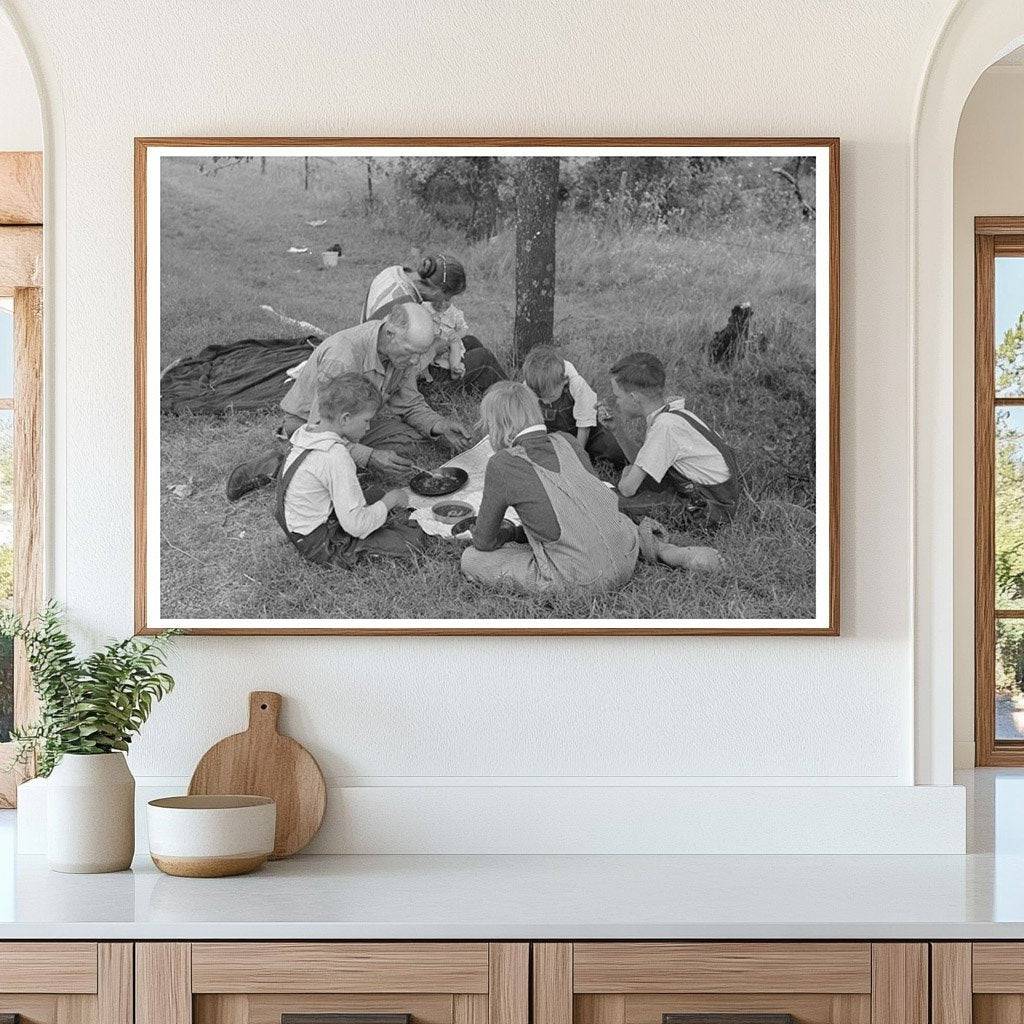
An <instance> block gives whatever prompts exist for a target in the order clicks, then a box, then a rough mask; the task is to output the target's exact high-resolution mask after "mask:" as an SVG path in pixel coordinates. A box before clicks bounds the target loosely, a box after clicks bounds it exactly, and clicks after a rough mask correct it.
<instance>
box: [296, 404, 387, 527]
mask: <svg viewBox="0 0 1024 1024" xmlns="http://www.w3.org/2000/svg"><path fill="white" fill-rule="evenodd" d="M305 450H308V451H309V455H307V456H306V457H305V459H303V461H302V465H301V466H299V468H298V469H297V470H296V471H295V475H294V476H293V477H292V479H291V483H290V484H289V485H288V491H287V493H286V494H285V499H284V519H285V522H286V523H287V524H288V529H289V530H291V532H292V533H299V534H302V535H303V536H306V535H307V534H309V533H312V532H313V530H315V529H316V528H317V527H318V526H320V525H321V524H322V523H325V522H327V517H328V516H329V515H330V514H331V509H332V508H333V509H334V514H335V515H336V516H337V517H338V522H339V523H340V524H341V528H342V529H343V530H344V531H345V532H346V533H347V534H350V535H351V536H353V537H358V538H360V539H362V538H363V537H368V536H369V535H370V534H371V533H373V531H374V530H377V529H380V527H382V526H383V525H384V521H385V520H386V519H387V517H388V509H387V506H386V505H385V504H384V502H382V501H376V502H374V503H373V504H372V505H367V504H366V498H365V496H364V495H363V489H362V488H361V487H360V486H359V480H358V478H357V477H356V464H355V462H354V461H353V459H352V455H351V454H350V452H349V450H348V445H347V444H346V442H345V441H344V440H342V438H341V437H339V436H338V435H337V434H335V433H334V432H333V431H331V430H314V429H313V428H311V427H310V426H309V424H306V425H305V426H302V427H299V429H298V430H296V431H295V433H294V434H292V450H291V451H290V452H289V453H288V456H287V458H286V459H285V460H284V465H283V466H282V467H281V472H282V474H283V473H286V472H287V471H288V467H289V466H291V464H292V463H293V462H294V461H295V460H296V459H297V458H298V457H299V453H300V452H302V451H305Z"/></svg>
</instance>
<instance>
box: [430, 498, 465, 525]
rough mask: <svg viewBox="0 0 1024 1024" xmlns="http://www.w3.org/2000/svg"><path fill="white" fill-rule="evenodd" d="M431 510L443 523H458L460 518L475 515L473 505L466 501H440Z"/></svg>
mask: <svg viewBox="0 0 1024 1024" xmlns="http://www.w3.org/2000/svg"><path fill="white" fill-rule="evenodd" d="M430 511H431V512H433V513H434V517H435V518H436V519H440V520H441V522H442V523H457V522H458V521H459V520H460V519H465V518H466V516H471V515H473V506H472V505H467V504H466V503H465V502H464V501H439V502H438V503H437V504H436V505H434V507H433V508H431V510H430Z"/></svg>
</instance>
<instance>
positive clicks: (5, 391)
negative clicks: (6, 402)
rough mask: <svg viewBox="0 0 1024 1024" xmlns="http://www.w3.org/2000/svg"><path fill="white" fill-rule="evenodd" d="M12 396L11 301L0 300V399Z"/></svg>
mask: <svg viewBox="0 0 1024 1024" xmlns="http://www.w3.org/2000/svg"><path fill="white" fill-rule="evenodd" d="M13 396H14V309H13V302H12V300H11V299H0V398H12V397H13Z"/></svg>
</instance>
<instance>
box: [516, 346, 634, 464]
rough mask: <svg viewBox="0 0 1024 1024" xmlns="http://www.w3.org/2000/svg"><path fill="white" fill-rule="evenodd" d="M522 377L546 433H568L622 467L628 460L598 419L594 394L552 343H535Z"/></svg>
mask: <svg viewBox="0 0 1024 1024" xmlns="http://www.w3.org/2000/svg"><path fill="white" fill-rule="evenodd" d="M523 380H524V382H525V383H526V386H527V387H528V388H529V389H530V390H531V391H532V392H533V393H534V394H535V395H536V396H537V399H538V401H539V402H540V409H541V412H542V413H543V414H544V426H545V427H546V428H547V431H548V433H549V434H553V433H555V432H556V431H559V432H561V433H563V434H571V435H572V436H573V437H575V438H576V439H577V440H578V441H579V442H580V444H581V445H582V446H583V449H584V451H586V453H587V454H588V455H589V456H590V457H591V458H592V459H604V460H606V461H607V462H610V463H611V464H612V465H613V466H617V467H622V466H624V465H625V464H626V462H627V461H628V460H627V459H626V456H625V453H624V452H623V451H622V447H621V446H620V445H619V442H618V441H617V440H616V439H615V435H614V434H612V432H611V431H610V430H607V429H606V428H605V427H604V426H602V425H601V424H600V423H598V421H597V395H596V393H595V392H594V389H593V388H592V387H591V386H590V385H589V384H588V383H587V382H586V381H585V380H584V379H583V376H582V374H581V373H580V372H579V371H578V370H577V369H576V367H575V366H573V365H572V363H570V362H569V360H568V359H563V358H562V357H561V356H560V355H559V354H558V352H557V351H556V350H555V349H554V348H553V347H552V346H551V345H534V346H533V348H531V349H530V351H529V352H528V353H527V355H526V359H525V360H524V361H523Z"/></svg>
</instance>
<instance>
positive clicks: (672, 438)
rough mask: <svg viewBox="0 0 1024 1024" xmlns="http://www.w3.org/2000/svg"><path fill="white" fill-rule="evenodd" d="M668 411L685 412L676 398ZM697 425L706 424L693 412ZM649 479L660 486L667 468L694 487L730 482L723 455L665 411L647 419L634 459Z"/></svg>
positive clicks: (683, 421) (686, 423)
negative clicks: (681, 476)
mask: <svg viewBox="0 0 1024 1024" xmlns="http://www.w3.org/2000/svg"><path fill="white" fill-rule="evenodd" d="M668 408H669V409H685V408H686V402H685V401H684V400H683V399H682V398H675V399H673V400H672V401H671V402H669V403H668ZM689 415H690V416H693V418H694V419H695V420H697V422H698V423H701V424H702V425H704V426H707V424H706V423H704V421H703V420H702V419H700V418H699V417H698V416H694V415H693V413H692V412H691V413H689ZM633 461H634V464H635V465H637V466H639V467H640V468H641V469H642V470H643V471H644V472H645V473H646V474H647V475H648V476H649V477H650V478H651V479H652V480H654V481H656V482H657V483H661V481H662V478H663V477H664V476H665V474H666V473H667V472H668V469H669V467H670V466H674V467H675V469H676V470H678V471H679V472H680V473H681V474H682V475H683V476H684V477H686V479H687V480H692V481H693V482H694V483H696V484H721V483H725V481H726V480H728V479H729V467H728V465H727V464H726V461H725V459H724V458H723V457H722V453H721V452H720V451H719V450H718V449H717V448H716V447H715V446H714V445H713V444H712V443H711V442H710V441H709V440H708V439H707V438H706V437H705V436H704V435H703V434H701V433H700V431H699V430H697V428H696V427H694V426H693V424H692V423H690V422H689V421H688V420H687V419H686V417H685V416H673V415H672V414H671V413H669V412H666V411H665V410H664V409H659V410H658V411H657V412H654V413H651V415H650V416H648V417H647V436H646V437H645V438H644V443H643V446H642V447H641V449H640V451H639V453H638V454H637V457H636V458H635V459H634V460H633Z"/></svg>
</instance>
